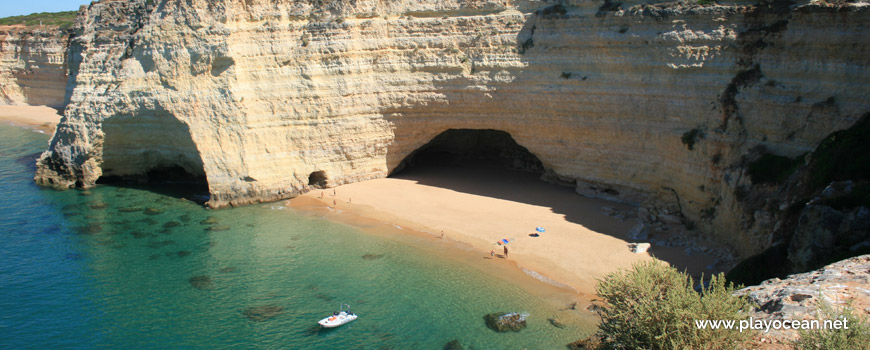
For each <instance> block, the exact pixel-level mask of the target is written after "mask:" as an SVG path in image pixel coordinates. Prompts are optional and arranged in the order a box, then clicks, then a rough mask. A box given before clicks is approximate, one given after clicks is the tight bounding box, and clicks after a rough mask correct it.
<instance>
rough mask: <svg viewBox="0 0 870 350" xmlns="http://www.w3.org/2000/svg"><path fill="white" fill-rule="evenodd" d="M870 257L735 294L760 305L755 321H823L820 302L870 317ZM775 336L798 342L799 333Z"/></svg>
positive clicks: (767, 283)
mask: <svg viewBox="0 0 870 350" xmlns="http://www.w3.org/2000/svg"><path fill="white" fill-rule="evenodd" d="M868 286H870V255H861V256H857V257H854V258H850V259H846V260H843V261H840V262H836V263H833V264H830V265H827V266H825V267H823V268H821V269H818V270H816V271H812V272H807V273H801V274H795V275H791V276H788V278H785V279H779V278H774V279H770V280H767V281H764V282H763V283H761V284H760V285H758V286H752V287H747V288H744V289H741V290H738V291H736V292H735V295H745V296H747V297H748V298H749V300H750V301H752V302H754V303H755V304H756V305H758V309H757V310H755V312H754V313H753V314H752V315H751V316H752V317H753V319H755V320H808V319H820V318H823V317H820V315H819V313H818V312H819V302H820V300H824V302H826V303H827V304H828V305H832V306H833V307H835V308H841V307H843V306H845V305H849V306H850V307H851V308H852V309H853V310H854V312H855V314H858V315H862V316H863V317H867V316H868V315H870V288H868ZM771 332H772V334H773V335H775V336H781V337H786V338H792V339H796V338H797V336H798V334H797V332H796V331H785V330H771Z"/></svg>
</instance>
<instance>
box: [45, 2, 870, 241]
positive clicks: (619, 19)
mask: <svg viewBox="0 0 870 350" xmlns="http://www.w3.org/2000/svg"><path fill="white" fill-rule="evenodd" d="M868 16H870V11H868V8H867V6H865V5H864V4H863V3H846V4H838V5H829V4H824V3H808V2H790V1H774V2H770V3H768V2H764V3H760V4H757V5H745V4H744V3H742V2H741V3H737V4H726V5H717V4H711V5H696V4H686V3H661V4H639V2H631V1H630V2H623V3H614V2H609V1H607V2H595V1H525V0H518V1H489V0H466V1H459V0H451V1H435V0H423V1H408V0H393V1H369V0H357V1H325V2H324V1H313V0H310V1H307V0H296V1H291V0H273V1H264V0H248V1H237V0H208V1H207V0H194V1H176V0H161V1H146V0H133V1H122V2H118V1H111V2H109V1H105V2H98V3H93V4H91V5H90V6H89V7H87V8H85V9H83V10H82V11H81V12H80V15H79V18H78V23H77V24H76V25H75V26H74V28H73V31H72V37H71V39H70V47H69V53H68V55H69V62H70V63H69V71H70V79H69V85H68V90H69V105H68V106H67V108H66V110H65V113H64V116H65V118H64V121H63V122H62V123H61V124H60V125H59V126H58V129H57V132H56V134H55V136H54V138H53V139H52V141H51V144H50V147H49V150H48V151H47V152H46V153H45V154H43V156H42V157H41V158H40V160H39V162H38V170H37V175H36V181H37V182H39V183H41V184H45V185H51V186H56V187H63V188H66V187H74V186H78V187H90V186H93V185H94V184H95V183H96V181H97V180H98V179H100V178H101V177H109V176H118V177H139V178H141V177H143V176H144V177H147V174H148V173H149V171H151V170H154V169H160V168H168V167H172V168H176V169H182V170H184V172H186V173H187V174H188V175H190V178H193V179H201V181H202V182H205V183H207V186H208V189H209V192H210V195H211V198H210V200H209V202H208V205H210V206H212V207H222V206H228V205H240V204H246V203H253V202H259V201H269V200H276V199H280V198H287V197H291V196H294V195H296V194H298V193H300V192H304V191H307V190H309V189H310V188H311V187H312V186H324V185H325V186H334V185H339V184H343V183H348V182H355V181H362V180H366V179H371V178H378V177H384V176H387V175H388V174H389V173H391V172H392V171H393V170H395V169H396V168H397V167H399V165H400V164H402V162H403V160H404V159H405V158H406V157H407V156H408V155H410V154H412V153H413V152H414V151H415V150H417V149H418V148H420V147H421V146H423V145H425V144H426V143H427V142H429V141H430V140H432V139H433V138H435V137H436V136H437V135H439V134H441V133H442V132H444V131H445V130H448V129H495V130H501V131H505V132H507V133H509V134H510V136H511V137H512V138H513V140H515V141H516V142H517V143H518V144H519V145H520V146H522V147H523V148H525V149H527V150H528V151H529V152H530V153H531V154H533V155H534V156H536V157H537V158H538V159H539V160H540V163H541V165H542V167H543V168H544V169H545V172H546V174H547V177H548V178H549V179H551V180H554V181H559V182H562V183H568V184H572V185H573V186H575V188H576V190H577V192H579V193H581V194H584V195H590V196H598V197H607V198H612V199H617V200H621V201H628V202H635V203H643V204H644V205H645V206H648V207H651V208H653V210H651V211H650V212H651V213H652V212H656V213H666V215H667V216H668V217H674V218H676V219H678V220H680V221H683V222H686V223H690V224H691V225H692V226H694V227H697V228H698V229H699V230H700V231H701V232H704V234H706V235H708V236H710V237H712V238H713V239H716V240H718V241H721V242H725V243H727V244H729V245H731V246H732V247H734V248H736V249H737V250H738V251H739V252H740V253H742V254H750V253H755V252H758V251H760V250H761V249H763V248H764V247H766V246H769V245H770V244H772V242H771V239H770V232H769V230H768V228H769V227H770V226H772V225H773V223H771V224H770V225H758V224H757V222H760V221H764V220H765V218H764V215H762V214H759V215H756V214H754V211H752V210H749V211H747V210H746V208H745V206H746V204H745V203H744V202H745V201H744V198H743V197H741V196H740V193H741V189H744V188H745V187H746V186H749V185H751V184H752V180H751V179H750V178H749V176H746V165H747V162H746V157H745V156H746V155H747V154H748V153H749V152H750V150H753V149H757V147H759V146H763V147H764V149H766V150H767V151H768V152H769V153H772V154H776V155H780V156H788V157H794V156H797V155H800V154H803V153H805V152H808V151H810V150H812V149H813V148H814V147H815V145H816V144H818V143H819V141H821V140H822V139H823V138H825V137H826V136H827V135H829V134H830V133H831V132H833V131H836V130H840V129H845V128H848V127H849V126H851V125H852V124H854V123H855V121H856V120H858V118H859V117H860V116H861V115H863V114H864V113H867V112H868V111H870V100H868V99H867V95H868V86H867V84H866V82H867V81H868V80H870V70H868V69H866V68H867V66H868V63H870V59H868V57H870V49H868V44H867V42H866V28H865V27H864V23H866V22H867V21H868ZM315 175H316V176H315ZM312 179H314V180H312ZM315 180H316V181H315Z"/></svg>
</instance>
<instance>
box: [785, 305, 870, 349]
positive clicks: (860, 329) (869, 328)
mask: <svg viewBox="0 0 870 350" xmlns="http://www.w3.org/2000/svg"><path fill="white" fill-rule="evenodd" d="M821 300H822V302H821V303H819V311H818V316H817V317H816V319H818V320H846V321H847V322H846V325H847V326H848V328H842V329H826V330H818V329H816V330H806V331H800V339H799V340H798V341H796V342H795V343H794V348H795V350H870V322H868V320H867V318H866V317H863V316H861V315H860V314H859V313H855V310H853V309H852V307H851V306H850V305H846V306H843V307H835V306H833V305H831V304H829V303H827V302H824V299H821Z"/></svg>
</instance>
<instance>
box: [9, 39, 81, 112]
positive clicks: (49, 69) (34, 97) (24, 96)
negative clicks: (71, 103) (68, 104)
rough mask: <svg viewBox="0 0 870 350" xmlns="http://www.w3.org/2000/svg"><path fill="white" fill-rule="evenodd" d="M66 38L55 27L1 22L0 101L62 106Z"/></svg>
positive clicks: (12, 103)
mask: <svg viewBox="0 0 870 350" xmlns="http://www.w3.org/2000/svg"><path fill="white" fill-rule="evenodd" d="M67 39H68V36H67V34H66V33H65V32H63V31H61V30H59V29H57V28H53V27H38V28H25V27H21V26H0V105H46V106H49V107H54V108H61V107H63V104H64V93H65V92H66V78H67V76H66V47H67V45H66V41H67Z"/></svg>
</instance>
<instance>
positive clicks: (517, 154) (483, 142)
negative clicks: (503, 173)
mask: <svg viewBox="0 0 870 350" xmlns="http://www.w3.org/2000/svg"><path fill="white" fill-rule="evenodd" d="M464 164H471V165H476V166H488V167H493V166H495V167H502V168H507V169H512V170H520V171H524V172H529V173H535V174H543V173H544V166H543V164H542V163H541V161H540V160H539V159H538V157H536V156H535V155H534V154H532V153H531V152H529V150H528V149H526V148H525V147H523V146H520V145H519V144H517V142H516V141H515V140H514V139H513V137H511V135H510V134H509V133H507V132H505V131H501V130H494V129H448V130H447V131H444V132H443V133H441V134H439V135H438V136H435V137H434V138H433V139H432V140H431V141H429V142H428V143H427V144H425V145H423V146H422V147H420V148H418V149H417V150H416V151H414V152H412V153H411V154H410V155H408V156H407V157H405V159H404V160H402V162H401V163H399V165H398V166H397V167H396V168H395V170H393V172H392V173H391V174H390V175H391V176H393V175H395V174H398V173H400V172H402V171H404V170H406V169H409V168H414V167H420V166H445V165H446V166H456V165H464Z"/></svg>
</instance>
